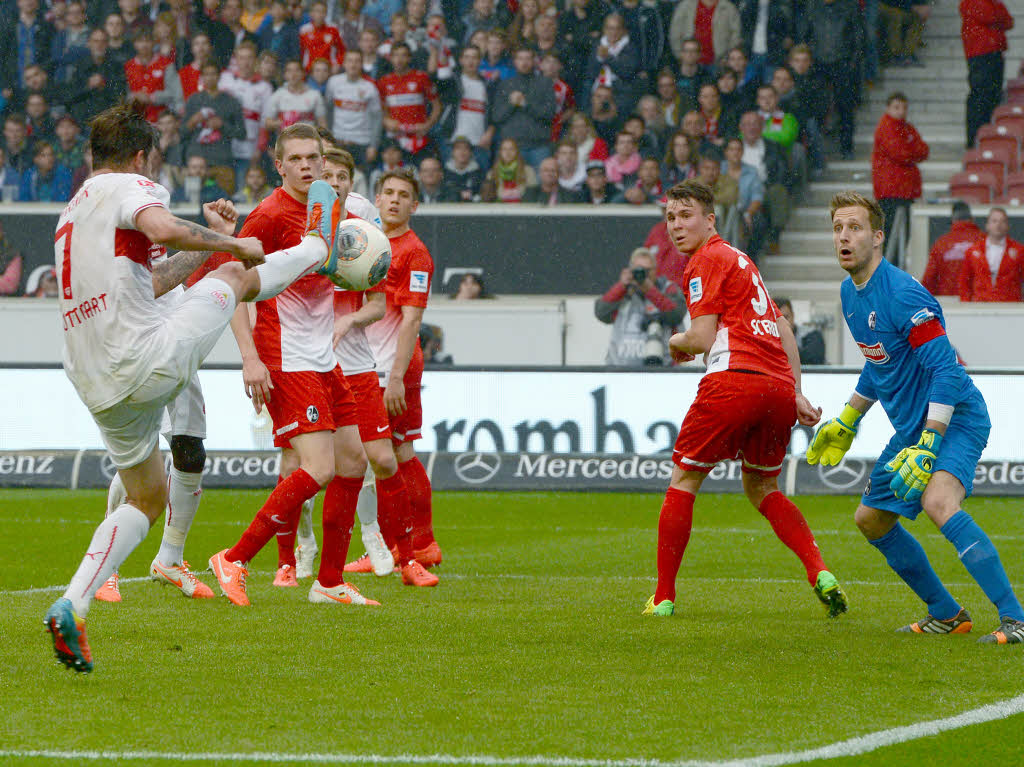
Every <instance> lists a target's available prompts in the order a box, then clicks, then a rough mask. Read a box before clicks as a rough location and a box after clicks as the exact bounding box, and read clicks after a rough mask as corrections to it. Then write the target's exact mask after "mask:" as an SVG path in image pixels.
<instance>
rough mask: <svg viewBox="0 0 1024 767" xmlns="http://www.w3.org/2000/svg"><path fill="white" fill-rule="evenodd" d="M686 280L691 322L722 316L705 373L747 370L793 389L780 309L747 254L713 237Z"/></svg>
mask: <svg viewBox="0 0 1024 767" xmlns="http://www.w3.org/2000/svg"><path fill="white" fill-rule="evenodd" d="M683 279H684V283H683V287H684V288H685V290H686V306H687V308H688V309H689V312H690V318H691V319H696V318H697V317H703V316H704V315H707V314H717V315H718V334H717V335H716V336H715V341H714V343H713V344H712V346H711V349H710V351H709V352H708V367H707V373H706V375H710V374H712V373H720V372H722V371H723V370H746V371H749V372H753V373H761V374H763V375H767V376H770V377H772V378H775V379H778V380H780V381H785V382H787V383H788V384H789V385H790V386H792V385H793V371H792V369H790V366H789V359H788V358H787V357H786V352H785V350H784V349H783V348H782V341H781V340H780V338H779V328H778V320H779V317H780V314H779V309H778V307H777V306H775V302H774V301H772V299H771V298H770V297H769V295H768V291H767V290H766V289H765V287H764V282H763V281H762V280H761V274H760V272H758V271H757V267H756V266H754V263H753V262H752V261H751V260H750V258H749V257H748V256H747V255H746V254H744V253H743V251H741V250H738V249H737V248H734V247H733V246H732V245H730V244H729V243H727V242H726V241H725V240H723V239H722V238H721V237H719V236H718V235H717V234H715V235H712V237H711V239H709V240H708V241H707V242H706V243H704V245H703V246H702V247H701V248H700V249H699V250H698V251H697V252H696V253H694V254H693V255H692V256H691V257H690V261H689V262H688V263H687V265H686V270H685V271H684V273H683Z"/></svg>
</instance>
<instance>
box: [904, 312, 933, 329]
mask: <svg viewBox="0 0 1024 767" xmlns="http://www.w3.org/2000/svg"><path fill="white" fill-rule="evenodd" d="M934 319H935V313H934V312H933V311H931V310H930V309H921V310H920V311H919V312H917V313H915V314H914V316H913V317H911V318H910V321H911V322H912V323H913V324H914V326H915V327H916V326H917V325H923V324H924V323H926V322H928V320H934Z"/></svg>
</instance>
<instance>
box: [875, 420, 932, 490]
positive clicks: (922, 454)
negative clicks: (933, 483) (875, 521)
mask: <svg viewBox="0 0 1024 767" xmlns="http://www.w3.org/2000/svg"><path fill="white" fill-rule="evenodd" d="M941 445H942V435H941V434H939V433H938V432H937V431H934V430H933V429H925V430H924V431H922V432H921V439H919V440H918V441H917V444H916V445H914V446H913V447H905V448H903V449H902V450H900V452H898V453H897V454H896V457H895V458H893V459H892V460H891V461H889V463H887V464H886V465H885V470H886V471H890V472H892V473H893V478H892V480H891V481H890V482H889V489H890V490H892V492H893V495H895V496H896V497H897V498H900V499H902V500H904V501H917V500H920V498H921V495H922V494H923V493H924V489H925V488H926V487H927V486H928V480H930V479H931V478H932V472H934V471H935V457H936V456H937V455H938V454H939V447H940V446H941Z"/></svg>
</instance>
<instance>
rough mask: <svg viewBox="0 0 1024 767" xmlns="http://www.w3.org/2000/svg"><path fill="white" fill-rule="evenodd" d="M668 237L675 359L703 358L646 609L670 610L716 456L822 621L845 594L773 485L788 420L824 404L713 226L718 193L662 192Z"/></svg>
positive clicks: (742, 261)
mask: <svg viewBox="0 0 1024 767" xmlns="http://www.w3.org/2000/svg"><path fill="white" fill-rule="evenodd" d="M665 221H666V223H667V225H668V234H669V237H670V238H671V239H672V242H673V243H674V244H675V246H676V248H677V249H678V250H679V252H680V253H683V254H684V255H687V256H689V257H690V259H689V262H688V263H687V265H686V270H685V272H684V273H683V276H684V287H685V289H686V304H687V308H688V309H689V312H690V319H691V323H690V327H689V329H688V330H687V331H686V332H685V333H676V334H675V335H673V336H672V337H671V338H670V339H669V348H670V350H671V352H672V356H673V357H674V358H675V359H677V360H680V361H682V360H692V359H693V358H694V357H695V356H696V355H698V354H702V355H704V359H705V362H706V365H707V371H706V372H705V374H704V377H703V378H701V381H700V385H699V386H698V388H697V397H696V399H695V400H694V401H693V404H692V405H691V406H690V409H689V410H688V411H687V412H686V417H685V418H684V419H683V423H682V426H681V427H680V429H679V436H678V437H677V438H676V443H675V449H674V450H673V452H672V461H673V463H675V467H674V468H673V470H672V479H671V482H670V484H669V488H668V491H667V492H666V493H665V501H664V503H663V505H662V507H661V518H660V520H659V522H658V586H657V589H656V590H655V592H654V595H653V596H652V597H651V598H650V599H649V600H648V601H647V605H646V607H645V608H644V613H645V614H653V615H661V616H667V615H672V613H673V612H674V610H675V596H676V593H675V580H676V575H677V574H678V572H679V566H680V564H681V562H682V558H683V552H684V551H685V550H686V544H687V542H688V541H689V539H690V529H691V527H692V524H693V507H694V501H695V499H696V496H697V492H698V491H699V490H700V487H701V485H702V484H703V482H704V480H705V479H706V478H707V476H708V473H709V472H710V471H711V470H712V469H713V468H714V467H715V465H716V464H718V463H720V462H721V461H728V460H732V459H734V458H739V459H740V460H741V461H742V473H743V491H744V493H746V496H747V499H748V500H749V501H750V503H751V504H752V505H753V506H754V508H756V509H757V510H758V511H759V512H760V513H761V514H762V515H763V516H764V517H765V518H766V519H767V520H768V522H769V524H771V526H772V530H774V531H775V534H776V536H778V538H779V540H781V541H782V542H783V543H784V544H785V545H786V546H788V547H789V548H790V549H791V550H792V551H793V553H794V554H796V555H797V556H798V557H799V558H800V561H801V563H802V564H803V566H804V569H805V570H806V573H807V580H808V582H809V583H810V584H811V586H812V587H813V589H814V593H815V594H816V595H817V597H818V599H819V600H821V602H822V603H823V604H824V605H825V608H826V610H827V611H828V614H829V616H830V617H836V616H838V615H839V614H840V613H843V612H845V611H846V609H847V602H846V596H845V594H843V591H842V589H840V587H839V583H838V581H836V579H835V576H833V575H832V573H831V572H829V571H828V569H827V568H826V567H825V563H824V561H823V560H822V558H821V553H820V552H819V551H818V545H817V543H815V540H814V535H813V534H812V533H811V530H810V528H809V527H808V526H807V522H806V521H805V520H804V517H803V515H802V514H801V513H800V509H798V508H797V507H796V505H795V504H794V503H793V502H792V501H790V500H789V498H787V497H786V496H785V495H783V494H782V492H781V491H780V490H779V483H778V475H779V472H780V471H781V470H782V465H783V463H784V462H785V460H786V453H787V449H788V447H789V439H790V434H791V432H792V428H793V424H794V423H795V422H796V421H797V420H799V421H800V423H802V424H805V425H808V426H813V425H814V424H816V423H817V422H818V419H819V418H820V416H821V410H819V409H817V408H815V407H814V406H813V405H811V403H810V402H808V400H807V398H806V397H805V396H804V395H803V394H802V393H801V391H800V356H799V352H798V351H797V346H796V340H795V339H794V338H793V331H792V330H791V329H790V327H789V325H788V323H786V322H780V321H779V318H780V317H781V314H780V313H779V310H778V307H777V306H776V305H775V302H773V301H772V299H771V297H770V296H769V295H768V291H767V290H766V289H765V286H764V282H763V281H762V280H761V275H760V273H759V272H758V270H757V267H756V266H755V265H754V263H753V261H751V260H750V258H749V257H748V256H747V255H746V254H744V253H743V252H742V251H740V250H738V249H737V248H734V247H733V246H732V245H730V244H729V243H727V242H725V241H724V240H723V239H722V238H721V237H719V235H718V233H717V232H716V231H715V199H714V194H713V193H712V192H711V190H710V189H709V188H708V187H707V186H705V185H704V184H702V183H700V182H699V181H695V180H691V181H684V182H682V183H680V184H677V185H676V186H674V187H672V188H671V189H670V190H669V191H668V203H667V205H666V207H665Z"/></svg>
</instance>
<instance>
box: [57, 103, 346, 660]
mask: <svg viewBox="0 0 1024 767" xmlns="http://www.w3.org/2000/svg"><path fill="white" fill-rule="evenodd" d="M90 147H91V150H92V155H93V167H94V168H95V170H94V171H93V173H92V175H91V176H90V177H89V178H88V179H87V180H86V181H85V183H84V184H83V185H82V188H81V189H80V190H79V192H78V193H77V194H76V195H75V196H74V197H73V198H72V200H71V201H70V202H69V203H68V205H67V207H66V208H65V209H64V211H63V213H61V216H60V219H59V220H58V226H57V231H56V233H55V237H54V255H55V259H56V265H57V269H56V271H57V276H58V283H59V287H60V310H61V313H62V321H63V326H64V341H65V350H64V369H65V372H66V373H67V375H68V378H70V380H71V383H72V384H73V385H74V387H75V389H76V391H77V392H78V395H79V397H80V398H81V400H82V402H83V403H85V405H86V406H87V407H88V408H89V410H90V412H91V413H92V416H93V419H94V420H95V422H96V424H97V426H98V427H99V430H100V434H101V436H102V438H103V440H104V443H105V444H106V446H107V450H108V452H109V453H110V456H111V458H112V460H113V462H114V465H115V466H116V467H117V470H118V473H119V474H120V476H121V480H122V481H123V482H124V486H125V490H126V491H127V499H126V501H125V502H124V503H122V504H121V505H120V506H118V507H117V508H116V509H115V510H114V512H113V513H112V514H110V515H109V516H107V517H106V518H105V519H104V520H103V522H101V523H100V525H99V526H98V527H97V528H96V532H95V533H94V534H93V537H92V541H91V542H90V544H89V547H88V549H87V550H86V554H85V556H84V557H83V558H82V561H81V563H80V564H79V566H78V569H77V570H76V572H75V574H74V576H73V577H72V578H71V582H70V584H69V585H68V588H67V590H66V591H65V592H64V595H63V596H62V597H61V598H60V599H58V600H57V601H56V602H54V603H53V605H51V607H50V609H49V610H48V611H47V613H46V617H45V619H44V622H45V624H46V629H47V631H48V632H50V634H51V635H52V637H53V643H54V649H55V651H56V654H57V658H58V659H59V660H60V661H61V662H62V663H64V664H65V665H67V666H69V667H70V668H74V669H75V670H77V671H90V670H91V669H92V653H91V651H90V649H89V645H88V642H87V641H86V636H85V618H86V614H87V612H88V609H89V605H90V602H91V601H92V598H93V595H94V594H95V593H96V590H97V589H98V588H99V587H100V586H101V585H102V584H103V583H104V581H106V580H107V579H108V578H109V577H110V575H111V574H112V573H113V572H114V571H115V570H116V569H118V567H120V565H121V564H122V563H123V562H124V561H125V559H126V558H127V557H128V555H129V554H131V552H132V551H133V550H134V549H135V548H136V547H137V546H138V544H139V543H141V542H142V540H143V538H145V536H146V533H147V532H148V530H149V527H150V525H151V524H152V523H153V522H154V521H155V520H156V519H157V518H158V517H159V516H160V515H162V514H163V513H164V509H165V508H166V506H167V488H166V480H165V476H164V467H163V460H162V458H161V455H160V451H159V449H158V446H157V441H158V432H159V430H160V423H161V419H162V417H163V413H164V408H165V407H166V406H167V404H169V403H170V402H172V401H173V400H174V399H175V397H177V396H178V394H179V393H180V392H181V391H182V389H184V388H185V387H186V386H187V385H188V383H189V381H190V380H191V379H192V377H193V376H194V375H195V373H196V370H197V369H198V367H199V364H200V363H201V362H202V360H203V359H204V358H205V357H206V355H207V354H209V352H210V350H211V349H212V348H213V346H214V344H215V343H216V342H217V339H218V338H219V337H220V335H221V333H222V332H223V330H224V328H225V327H226V326H227V325H228V323H229V322H230V320H231V316H232V314H233V313H234V310H235V307H236V305H237V304H238V303H239V302H241V301H263V300H266V299H269V298H271V297H273V296H275V295H277V294H278V293H279V292H280V291H282V290H284V289H285V288H286V287H287V286H288V285H290V284H291V283H292V282H293V281H294V280H295V279H296V278H298V277H299V276H300V275H303V274H306V273H307V272H311V271H315V270H317V269H319V268H322V267H324V266H325V265H327V264H328V263H329V261H330V260H331V257H332V256H334V254H333V253H332V249H333V236H334V232H335V228H336V227H335V221H334V214H335V211H333V210H332V209H331V202H332V201H333V198H334V193H333V192H332V191H331V189H330V188H329V187H327V186H326V185H324V189H325V190H326V193H324V191H323V190H320V191H318V192H317V193H316V194H314V195H311V196H310V199H309V201H308V204H307V206H306V208H305V211H304V219H305V222H304V224H303V230H304V235H305V236H303V237H301V238H299V240H298V241H297V242H296V243H294V247H291V248H288V249H286V250H282V251H279V252H276V253H271V254H270V255H268V256H264V249H263V247H262V245H261V244H260V242H259V241H258V240H256V239H254V238H248V237H243V238H237V239H236V238H234V237H232V236H231V234H230V233H231V232H233V231H234V226H235V219H236V214H235V211H234V207H233V206H232V205H231V203H230V202H228V201H226V200H218V201H216V202H214V203H209V204H207V205H205V206H204V209H203V212H204V216H205V217H206V220H207V222H208V223H210V225H211V227H212V228H206V227H203V226H200V225H198V224H195V223H192V222H190V221H185V220H183V219H180V218H177V217H176V216H174V215H172V214H171V212H170V211H169V210H168V207H167V205H168V202H169V200H170V195H169V194H168V192H167V190H166V189H164V188H163V187H162V186H160V185H159V184H156V183H154V182H153V181H151V180H150V179H149V178H148V177H147V176H148V175H151V174H152V163H153V162H154V160H155V158H156V155H157V153H158V152H159V148H158V146H157V140H156V135H155V133H154V131H153V128H152V126H150V125H149V123H148V122H147V121H146V119H145V117H144V115H143V114H142V113H141V112H140V111H138V110H136V109H134V108H132V107H130V106H119V107H113V108H111V109H108V110H107V111H105V112H102V113H101V114H99V115H98V116H97V117H96V118H94V120H93V121H92V124H91V131H90ZM166 247H172V248H178V249H181V250H182V252H180V253H177V254H175V255H174V256H171V257H170V258H167V259H165V260H162V259H159V257H161V256H163V254H164V253H165V248H166ZM212 250H224V251H226V252H228V253H231V254H232V255H234V256H235V257H236V258H238V259H239V261H241V263H230V264H223V265H221V266H220V267H218V268H217V269H215V270H214V271H213V272H212V273H211V274H209V275H208V276H207V277H206V278H205V279H203V280H200V281H199V282H198V283H197V284H196V285H195V286H193V287H192V288H191V289H190V290H188V291H187V292H186V293H185V295H184V297H183V298H182V300H181V301H180V302H179V303H178V304H177V306H175V307H174V308H173V309H172V310H171V311H169V312H168V311H164V309H163V307H161V305H160V304H159V303H158V301H157V299H158V297H159V296H162V295H164V294H165V293H167V292H168V291H170V290H172V289H173V288H175V287H176V286H178V285H180V284H181V283H182V281H183V280H184V279H185V278H186V277H187V276H188V275H189V274H191V273H192V272H194V271H195V270H196V268H197V267H198V266H199V265H200V264H202V263H203V262H204V261H205V260H206V259H207V258H208V257H209V255H210V251H212ZM247 267H248V268H247Z"/></svg>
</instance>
